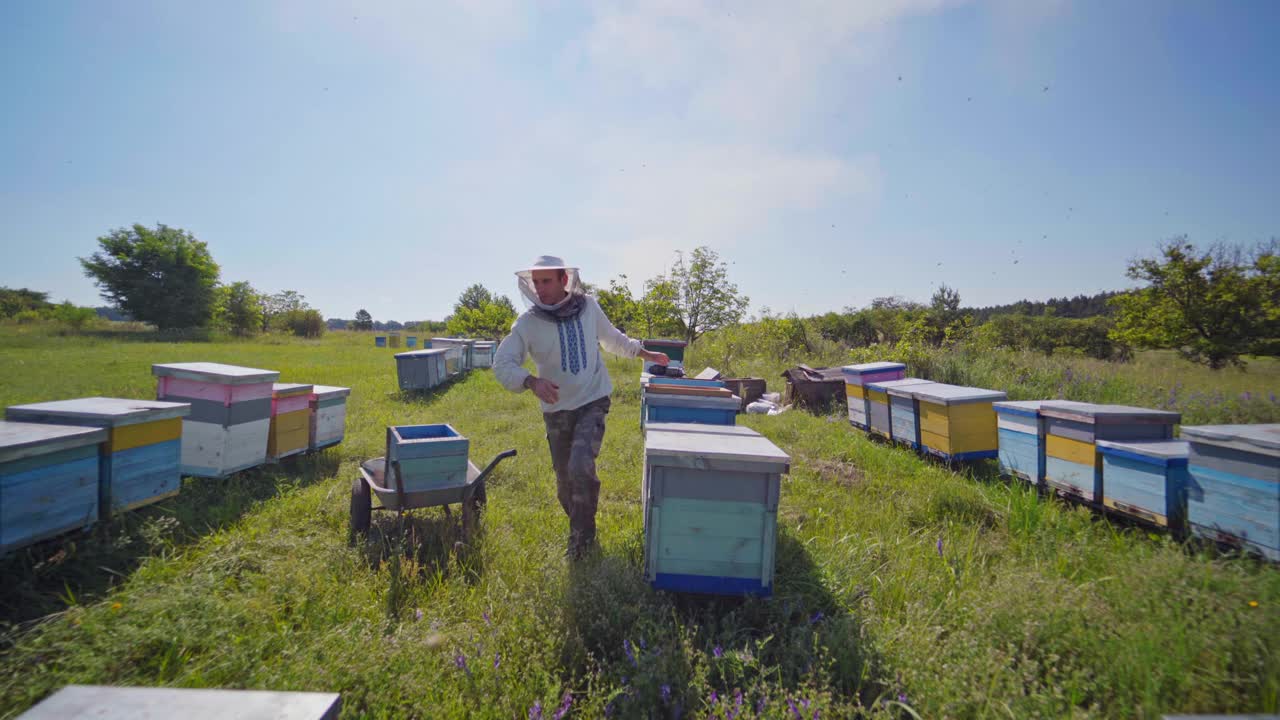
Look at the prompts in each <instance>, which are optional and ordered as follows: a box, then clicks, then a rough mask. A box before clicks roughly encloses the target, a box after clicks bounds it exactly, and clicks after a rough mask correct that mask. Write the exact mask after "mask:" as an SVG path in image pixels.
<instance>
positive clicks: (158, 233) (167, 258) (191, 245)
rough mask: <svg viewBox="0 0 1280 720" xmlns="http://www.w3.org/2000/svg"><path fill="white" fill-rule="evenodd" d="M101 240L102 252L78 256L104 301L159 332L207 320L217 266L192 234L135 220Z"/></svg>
mask: <svg viewBox="0 0 1280 720" xmlns="http://www.w3.org/2000/svg"><path fill="white" fill-rule="evenodd" d="M98 244H99V245H100V246H101V248H102V249H101V250H100V251H99V252H96V253H94V254H93V255H92V256H90V257H89V258H79V260H80V265H81V267H83V268H84V274H85V275H86V276H88V277H90V278H93V280H94V283H95V284H96V285H97V286H98V287H99V288H100V289H101V294H102V297H103V299H105V300H107V301H108V302H111V303H112V304H114V305H116V306H118V307H119V308H120V309H121V310H124V311H125V312H126V313H128V314H129V315H131V316H133V317H134V318H137V319H138V320H141V321H143V322H148V323H151V324H152V325H155V326H156V327H157V328H159V329H160V330H168V329H170V328H184V327H202V326H204V325H207V324H208V323H209V320H210V319H211V318H212V316H213V303H214V288H215V287H216V286H217V284H218V264H217V263H215V262H214V261H213V256H211V255H210V254H209V248H208V246H207V245H206V244H205V243H203V242H200V241H199V240H197V239H196V238H195V236H194V235H192V234H191V233H189V232H187V231H186V230H182V229H180V228H171V227H169V226H167V225H164V224H159V225H157V226H156V227H155V229H154V230H153V229H151V228H149V227H146V226H145V225H141V224H137V223H135V224H134V225H133V226H132V227H130V228H119V229H116V230H112V231H111V232H110V233H109V234H107V235H104V236H102V237H100V238H98Z"/></svg>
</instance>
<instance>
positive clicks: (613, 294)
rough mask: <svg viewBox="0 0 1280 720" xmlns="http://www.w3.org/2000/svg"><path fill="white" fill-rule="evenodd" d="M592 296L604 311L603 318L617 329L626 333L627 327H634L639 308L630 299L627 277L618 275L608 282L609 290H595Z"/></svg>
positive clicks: (632, 299)
mask: <svg viewBox="0 0 1280 720" xmlns="http://www.w3.org/2000/svg"><path fill="white" fill-rule="evenodd" d="M592 296H593V297H594V298H595V299H596V302H598V303H600V309H601V310H603V311H604V316H605V317H607V318H609V320H610V322H612V323H613V324H614V325H615V326H617V327H618V329H620V330H622V331H624V332H625V331H626V329H627V328H628V327H635V326H636V320H637V315H638V313H639V308H638V307H637V306H636V301H635V299H634V298H632V297H631V288H630V287H628V286H627V276H626V275H619V276H618V277H616V278H614V279H612V280H610V281H609V288H608V289H607V290H604V289H599V288H597V289H595V291H594V292H593V293H592Z"/></svg>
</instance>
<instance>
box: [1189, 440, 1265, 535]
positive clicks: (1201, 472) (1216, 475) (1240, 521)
mask: <svg viewBox="0 0 1280 720" xmlns="http://www.w3.org/2000/svg"><path fill="white" fill-rule="evenodd" d="M1182 437H1183V438H1184V439H1185V440H1187V441H1188V443H1189V444H1190V453H1189V463H1188V465H1189V467H1188V475H1189V477H1188V480H1187V482H1188V488H1187V520H1188V521H1189V523H1190V527H1191V531H1192V532H1193V533H1195V534H1197V535H1201V536H1204V537H1207V538H1210V539H1212V540H1218V541H1226V542H1230V543H1233V544H1239V545H1243V546H1245V547H1248V548H1251V549H1253V550H1255V551H1257V552H1259V553H1261V554H1262V555H1263V556H1265V557H1266V558H1267V559H1269V560H1272V561H1280V424H1268V425H1196V426H1190V427H1183V428H1182Z"/></svg>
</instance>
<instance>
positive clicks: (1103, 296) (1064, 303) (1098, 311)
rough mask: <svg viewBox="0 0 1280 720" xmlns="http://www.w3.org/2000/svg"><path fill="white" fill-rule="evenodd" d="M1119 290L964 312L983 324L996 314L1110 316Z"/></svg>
mask: <svg viewBox="0 0 1280 720" xmlns="http://www.w3.org/2000/svg"><path fill="white" fill-rule="evenodd" d="M1122 294H1123V293H1122V292H1121V291H1118V290H1112V291H1109V292H1103V293H1098V294H1097V295H1076V296H1075V297H1071V298H1065V297H1064V298H1049V299H1048V300H1045V301H1044V302H1037V301H1033V300H1019V301H1018V302H1015V303H1011V304H1009V305H993V306H991V307H981V308H965V309H964V311H963V312H964V313H966V314H969V315H972V316H973V319H974V322H976V323H978V324H982V323H984V322H986V321H988V320H990V319H991V318H992V317H995V316H996V315H1044V314H1045V313H1046V311H1047V312H1048V313H1049V314H1051V315H1055V316H1057V317H1062V318H1090V317H1099V316H1110V315H1113V314H1114V312H1115V308H1113V307H1112V306H1111V305H1109V304H1108V302H1107V301H1108V300H1110V299H1111V298H1113V297H1115V296H1117V295H1122Z"/></svg>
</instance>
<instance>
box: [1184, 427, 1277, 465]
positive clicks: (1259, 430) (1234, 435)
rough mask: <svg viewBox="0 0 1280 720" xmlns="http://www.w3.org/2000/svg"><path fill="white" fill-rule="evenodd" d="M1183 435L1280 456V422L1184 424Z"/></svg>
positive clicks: (1194, 439) (1190, 438)
mask: <svg viewBox="0 0 1280 720" xmlns="http://www.w3.org/2000/svg"><path fill="white" fill-rule="evenodd" d="M1182 437H1184V438H1187V439H1188V440H1190V441H1191V442H1195V443H1204V444H1206V445H1217V446H1220V447H1230V448H1235V449H1239V450H1246V451H1249V452H1255V453H1261V454H1263V455H1269V456H1271V457H1280V423H1258V424H1253V425H1184V426H1183V428H1182Z"/></svg>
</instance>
